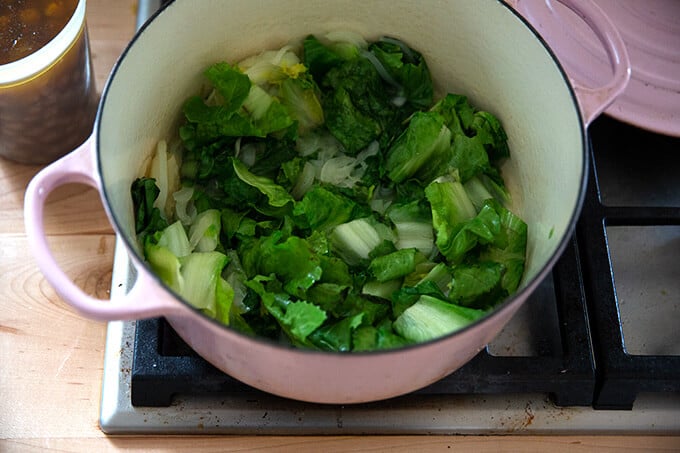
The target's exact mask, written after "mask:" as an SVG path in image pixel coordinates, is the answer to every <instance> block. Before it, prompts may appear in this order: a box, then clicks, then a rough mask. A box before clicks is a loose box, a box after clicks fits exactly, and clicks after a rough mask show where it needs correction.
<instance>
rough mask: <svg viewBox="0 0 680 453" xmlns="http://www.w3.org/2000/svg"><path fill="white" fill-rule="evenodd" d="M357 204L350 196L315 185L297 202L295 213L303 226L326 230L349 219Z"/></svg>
mask: <svg viewBox="0 0 680 453" xmlns="http://www.w3.org/2000/svg"><path fill="white" fill-rule="evenodd" d="M355 206H356V203H355V202H354V201H352V200H350V199H349V198H347V197H344V196H342V195H340V194H335V193H333V192H331V191H330V190H327V189H325V188H323V187H321V186H315V187H313V188H312V189H310V190H309V191H308V192H307V193H306V194H305V196H304V197H303V198H302V200H301V201H299V202H298V203H296V204H295V208H294V209H293V214H294V215H295V216H296V217H298V219H299V220H298V223H299V224H300V225H301V226H302V227H303V228H311V229H313V230H321V231H325V230H328V229H329V228H333V227H335V226H337V225H340V224H342V223H345V222H347V221H349V220H350V219H351V218H352V212H353V210H354V208H355Z"/></svg>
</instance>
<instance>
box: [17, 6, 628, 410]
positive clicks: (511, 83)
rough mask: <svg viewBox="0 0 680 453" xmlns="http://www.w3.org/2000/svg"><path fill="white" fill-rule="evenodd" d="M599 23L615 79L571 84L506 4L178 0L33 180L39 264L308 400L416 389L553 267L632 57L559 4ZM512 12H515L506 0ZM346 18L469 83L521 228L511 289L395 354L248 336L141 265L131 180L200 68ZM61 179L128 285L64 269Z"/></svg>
mask: <svg viewBox="0 0 680 453" xmlns="http://www.w3.org/2000/svg"><path fill="white" fill-rule="evenodd" d="M560 1H561V2H562V3H564V4H566V5H567V6H569V8H571V9H572V10H573V11H575V12H577V14H578V15H579V16H581V17H583V18H584V20H585V21H586V22H587V23H588V24H589V25H590V26H591V27H592V28H593V29H594V30H595V32H596V34H597V35H598V37H599V38H600V40H601V42H602V44H603V46H604V47H605V48H606V50H607V52H608V55H609V59H610V62H611V65H612V69H613V77H612V79H611V82H610V83H609V84H608V85H606V86H603V87H599V88H586V87H583V86H581V85H579V84H577V83H574V82H572V81H570V79H569V77H568V76H567V75H566V74H565V72H564V71H563V69H562V67H561V66H560V63H559V61H558V60H557V58H556V57H555V55H554V54H553V52H552V51H551V50H550V49H549V48H548V47H547V45H546V44H545V43H544V42H543V40H542V39H541V37H540V36H539V35H538V34H537V33H536V32H535V31H534V29H533V28H532V27H531V26H530V25H529V24H528V23H527V22H526V21H525V20H524V19H523V18H522V17H521V15H519V14H518V13H517V12H516V11H522V10H525V8H529V7H533V5H534V4H537V3H540V2H539V0H535V1H534V2H529V1H524V0H514V1H512V2H510V3H511V5H508V4H506V3H503V2H501V1H499V0H474V1H472V0H458V1H454V0H450V1H440V0H374V1H370V2H367V1H351V0H335V1H333V2H321V1H313V0H291V1H287V2H280V1H277V0H259V1H251V0H229V1H227V0H201V1H200V2H192V1H175V2H173V3H170V4H169V5H168V6H167V7H165V8H164V9H163V10H161V11H160V12H159V13H158V14H156V15H155V16H154V17H153V19H152V20H151V21H150V22H148V23H147V24H146V25H145V26H144V27H143V28H142V29H141V30H140V31H139V32H138V33H137V35H136V36H135V37H134V39H133V40H132V42H131V43H130V45H129V46H128V47H127V49H126V50H125V52H124V53H123V55H122V57H121V58H120V60H119V61H118V63H117V64H116V66H115V67H114V69H113V71H112V74H111V76H110V78H109V80H108V82H107V84H106V87H105V89H104V91H103V94H102V98H101V101H100V105H99V111H98V115H97V120H96V123H95V127H94V131H93V134H92V136H91V137H90V138H89V139H88V140H87V141H86V142H85V143H84V144H83V145H81V146H80V147H79V148H77V149H76V150H74V151H73V152H72V153H71V154H69V155H67V156H65V157H63V158H62V159H60V160H59V161H57V162H55V163H53V164H51V165H50V166H48V167H47V168H45V169H44V170H43V171H41V172H40V173H39V174H38V175H37V176H36V177H35V178H34V179H33V181H31V183H30V185H29V187H28V189H27V192H26V200H25V221H26V229H27V232H28V235H29V238H30V243H31V245H32V247H33V253H34V254H35V256H36V258H37V261H38V263H39V266H40V268H41V270H42V272H43V273H44V274H45V277H46V278H47V280H48V281H49V282H50V284H52V286H54V288H55V289H56V291H57V292H58V293H59V295H60V296H61V297H62V298H63V299H64V300H65V301H67V302H68V303H69V304H71V305H72V306H73V307H74V308H75V309H77V310H78V311H79V312H80V313H82V314H83V315H84V316H87V317H90V318H93V319H97V320H104V321H107V320H131V319H140V318H145V317H156V316H164V317H165V318H167V320H168V322H169V323H170V324H171V325H172V327H173V328H174V329H175V330H176V331H177V332H178V334H179V335H180V336H181V337H182V338H183V339H184V340H185V341H186V342H187V343H188V344H189V345H190V346H191V347H192V348H194V349H195V350H196V351H197V352H198V353H199V354H200V355H202V356H203V357H204V358H205V359H206V360H208V361H209V362H211V363H212V364H213V365H215V366H216V367H217V368H219V369H221V370H223V371H224V372H226V373H228V374H230V375H231V376H233V377H235V378H237V379H239V380H241V381H243V382H245V383H247V384H249V385H251V386H253V387H256V388H259V389H261V390H264V391H266V392H270V393H273V394H276V395H280V396H284V397H289V398H294V399H298V400H304V401H311V402H318V403H341V404H345V403H358V402H367V401H375V400H380V399H385V398H389V397H393V396H397V395H402V394H405V393H408V392H410V391H413V390H416V389H419V388H422V387H424V386H426V385H428V384H430V383H432V382H435V381H437V380H439V379H441V378H442V377H444V376H446V375H448V374H450V373H452V372H453V371H455V370H456V369H458V368H459V367H460V366H462V365H463V364H465V363H466V362H467V361H468V360H470V359H471V358H472V357H473V356H475V355H476V354H477V353H478V352H479V351H480V350H481V349H482V348H484V347H485V345H486V344H487V343H489V342H490V341H491V340H492V339H493V338H494V337H495V336H496V335H497V334H498V333H499V331H500V330H501V329H502V328H503V326H504V325H505V324H506V323H507V322H508V321H509V320H510V318H511V317H512V315H513V314H514V313H515V312H516V311H517V309H518V308H519V307H520V306H521V305H522V303H523V302H524V301H525V299H526V298H527V296H528V295H529V294H530V293H531V292H532V291H533V290H534V289H535V288H536V287H537V286H538V284H539V283H540V282H541V281H542V280H543V279H544V278H545V277H546V275H547V274H548V273H549V272H550V270H551V268H552V266H553V265H554V263H555V261H556V260H557V259H558V258H559V256H560V254H561V252H562V251H563V249H564V247H565V245H566V242H567V241H568V239H569V237H570V236H571V234H572V232H573V227H574V224H575V221H576V219H577V217H578V214H579V211H580V208H581V204H582V200H583V196H584V191H585V185H586V175H587V170H588V141H587V134H586V128H587V126H588V124H589V123H590V122H591V121H592V120H593V119H594V118H595V117H596V116H598V115H599V114H600V113H601V112H602V111H603V110H604V109H605V108H606V107H607V106H608V105H609V104H610V103H611V102H612V101H613V100H614V98H615V97H616V96H617V95H618V94H619V93H621V92H622V91H623V89H624V88H625V85H626V83H627V81H628V78H629V73H630V69H629V68H630V65H629V63H628V57H627V54H626V51H625V49H624V47H623V43H622V40H621V38H620V36H619V35H618V34H617V32H616V30H615V29H614V28H613V26H612V25H611V23H610V22H609V21H608V20H607V18H606V17H605V16H604V14H602V12H601V11H600V10H599V9H598V8H597V7H596V6H594V5H593V4H591V3H589V2H588V1H585V0H578V1H577V0H568V1H567V0H560ZM513 8H514V9H513ZM330 30H351V31H355V32H358V33H360V34H362V35H363V36H365V37H366V38H368V39H372V38H377V37H379V36H382V35H390V36H394V37H396V38H399V39H402V40H403V41H405V42H406V43H408V44H409V45H411V46H412V47H414V48H415V49H417V50H419V51H421V52H422V53H423V54H424V56H425V58H426V59H427V62H428V64H429V66H430V69H431V72H432V74H433V77H434V81H435V85H436V87H437V88H438V89H439V90H440V91H441V92H446V91H450V92H456V93H463V94H466V95H467V96H468V97H469V98H470V100H471V102H472V103H473V104H474V105H476V106H478V107H479V108H481V109H484V110H489V111H491V112H492V113H494V114H496V115H497V116H498V117H500V119H501V121H502V122H503V124H504V126H505V128H506V132H507V134H508V137H509V145H510V149H511V152H512V158H511V159H510V160H509V161H508V162H507V163H506V164H505V167H504V168H503V172H504V176H505V178H506V181H507V185H508V188H509V190H510V192H511V194H512V199H513V205H512V206H511V209H513V210H514V211H515V212H517V213H518V214H519V215H520V216H521V217H523V218H524V219H525V220H526V222H527V223H528V225H529V243H528V257H527V268H526V272H525V276H524V279H523V282H522V284H521V287H520V290H519V291H518V292H517V294H515V295H514V296H512V297H510V298H509V299H508V300H506V301H505V302H504V303H502V304H501V305H500V306H499V307H498V308H497V309H495V310H494V311H493V312H492V313H490V314H489V315H488V316H486V317H485V318H483V319H481V320H479V321H478V322H476V323H474V324H472V325H470V326H468V327H467V328H465V329H462V330H460V331H458V332H456V333H453V334H451V335H448V336H446V337H443V338H441V339H438V340H435V341H430V342H427V343H423V344H420V345H415V346H411V347H406V348H402V349H397V350H391V351H383V352H371V353H351V354H348V353H344V354H343V353H327V352H317V351H307V350H296V349H290V348H287V347H284V346H280V345H277V344H273V343H271V342H268V341H264V340H259V339H254V338H251V337H247V336H245V335H242V334H240V333H238V332H236V331H234V330H232V329H230V328H228V327H225V326H223V325H220V324H218V323H217V322H215V321H213V320H211V319H209V318H207V317H205V316H203V315H202V314H200V313H199V312H198V311H196V310H195V309H193V308H192V307H191V306H190V305H189V304H188V303H186V302H184V301H183V300H181V299H180V298H179V297H178V296H177V295H176V294H174V293H173V292H171V291H170V290H169V289H168V288H167V287H166V286H165V285H164V284H163V283H162V282H161V281H160V280H159V279H158V278H157V277H156V276H155V275H154V274H153V273H152V272H151V270H150V268H149V267H148V266H147V264H146V263H145V262H144V260H143V257H142V255H141V253H140V250H139V247H138V245H137V241H136V237H135V233H134V219H133V209H132V200H131V197H130V185H131V183H132V181H133V180H134V179H135V178H136V177H138V176H140V173H141V168H142V163H143V162H144V161H145V159H148V158H149V155H150V154H151V153H152V152H153V150H154V147H155V145H156V143H157V142H158V141H159V139H162V138H166V137H168V136H171V135H172V133H173V130H174V129H175V128H176V127H177V124H178V121H179V118H180V107H181V105H182V103H183V101H184V100H185V98H186V97H187V96H188V95H189V94H191V93H193V92H195V91H196V90H197V89H198V86H199V85H200V83H201V72H202V70H203V68H204V67H206V66H207V65H208V64H210V63H213V62H215V61H218V60H227V61H237V60H240V59H242V58H244V57H246V56H249V55H252V54H255V53H258V52H260V51H261V50H263V49H273V48H278V47H280V46H282V45H284V44H286V43H287V42H288V41H290V40H291V39H293V38H300V37H304V36H306V35H307V34H310V33H317V34H319V33H325V32H328V31H330ZM66 183H82V184H86V185H90V186H93V187H95V188H97V189H98V190H99V192H100V194H101V197H102V200H103V204H104V207H105V209H106V212H107V215H108V217H109V219H110V221H111V223H112V224H113V226H114V228H115V231H116V233H117V234H118V235H119V236H120V237H121V238H122V242H123V243H124V244H125V246H126V248H127V251H128V254H129V256H130V259H131V262H132V264H133V266H134V267H135V268H136V274H137V277H136V281H135V282H134V285H133V286H132V288H131V290H130V291H129V292H128V293H127V294H126V295H125V296H124V297H120V298H116V299H111V300H100V299H97V298H93V297H91V296H89V295H87V294H85V293H84V292H83V291H81V290H80V289H79V288H78V287H77V286H76V285H75V284H74V283H73V282H72V281H71V280H70V279H69V278H68V277H67V276H66V275H65V273H64V272H63V271H62V270H61V269H60V268H59V266H58V265H57V264H56V262H55V260H54V258H53V256H52V254H51V253H50V250H49V248H48V246H47V241H46V237H45V232H44V231H43V210H44V203H45V200H46V198H47V196H48V195H49V193H50V192H51V191H52V190H54V189H55V188H56V187H58V186H60V185H63V184H66Z"/></svg>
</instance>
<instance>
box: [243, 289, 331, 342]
mask: <svg viewBox="0 0 680 453" xmlns="http://www.w3.org/2000/svg"><path fill="white" fill-rule="evenodd" d="M263 281H264V282H266V281H268V279H267V278H265V277H259V278H256V279H252V280H248V281H247V282H246V285H247V286H248V288H250V289H252V290H253V291H255V293H257V295H258V296H259V297H260V298H261V300H262V305H263V306H264V307H265V308H266V310H267V312H268V313H269V314H271V315H272V316H273V317H274V318H275V319H276V321H277V322H278V324H279V325H280V326H281V328H282V329H283V331H284V332H286V334H287V335H288V337H289V338H290V340H291V341H292V342H293V343H294V344H298V345H306V346H311V343H309V342H308V341H307V337H308V336H309V335H310V334H311V333H312V332H314V331H315V330H316V329H318V328H319V327H320V326H321V325H322V324H323V323H324V321H325V320H326V317H327V315H326V312H325V311H323V310H322V309H321V308H319V307H318V306H316V305H314V304H311V303H309V302H306V301H293V300H291V298H290V297H289V296H288V295H287V294H286V293H282V292H271V291H267V289H265V286H264V285H263V283H262V282H263Z"/></svg>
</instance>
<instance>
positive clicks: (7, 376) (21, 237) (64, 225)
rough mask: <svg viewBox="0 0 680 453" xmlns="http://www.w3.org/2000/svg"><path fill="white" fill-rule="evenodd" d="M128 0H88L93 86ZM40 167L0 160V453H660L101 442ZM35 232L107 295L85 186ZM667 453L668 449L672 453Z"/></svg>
mask: <svg viewBox="0 0 680 453" xmlns="http://www.w3.org/2000/svg"><path fill="white" fill-rule="evenodd" d="M135 7H136V0H114V1H111V0H89V1H88V13H87V14H88V26H89V31H90V39H91V46H92V54H93V60H94V66H95V75H96V80H97V84H98V87H100V88H101V87H103V86H104V82H105V80H106V77H107V76H108V73H109V71H110V69H111V67H112V65H113V64H114V62H115V60H116V59H117V57H118V55H119V54H120V52H121V51H122V49H123V48H124V47H125V45H126V44H127V42H128V40H129V39H130V37H131V36H132V34H133V32H134V23H135ZM39 169H40V167H37V166H25V165H19V164H15V163H12V162H9V161H5V160H2V159H0V291H1V296H0V451H3V452H4V451H22V452H24V451H44V450H52V449H54V450H59V451H117V450H128V449H132V450H144V451H169V450H180V451H218V450H219V451H282V450H296V451H298V452H303V451H391V452H402V451H403V452H405V451H409V452H410V451H425V450H427V451H447V450H448V451H451V450H450V449H454V448H460V449H464V450H474V451H480V452H483V451H489V452H491V451H493V452H495V451H503V450H509V451H553V452H555V451H567V450H568V451H591V450H593V449H594V448H599V449H601V450H599V451H613V450H616V451H626V450H646V451H649V450H657V451H664V450H666V451H670V450H674V449H678V448H680V438H674V437H660V436H659V437H655V436H650V437H646V436H616V437H614V436H578V435H574V436H563V437H555V436H528V435H513V436H388V437H384V436H373V437H367V436H364V437H352V436H343V437H264V436H259V437H247V436H238V437H234V436H230V437H224V436H223V437H207V436H194V437H170V436H165V437H148V436H135V437H130V436H107V435H105V434H104V433H102V431H101V430H100V429H99V426H98V419H99V399H100V388H101V377H102V367H103V355H104V341H105V327H106V326H105V324H103V323H98V322H93V321H90V320H86V319H84V318H82V317H80V316H79V315H77V314H76V313H74V312H73V311H72V310H71V309H70V308H68V307H67V305H66V304H65V303H64V302H63V301H61V300H60V298H59V297H58V296H57V295H56V294H55V292H54V290H53V289H52V288H51V287H50V286H49V285H48V284H47V282H46V281H45V280H44V278H43V277H42V275H41V273H40V272H39V270H38V268H37V266H36V263H35V260H34V259H33V257H32V256H31V255H30V253H29V251H28V246H27V245H28V244H27V238H26V235H25V233H24V225H23V196H24V189H25V187H26V185H27V184H28V182H29V180H30V179H31V178H32V177H33V175H34V174H35V173H36V172H37V171H38V170H39ZM45 222H46V223H45V228H46V231H47V234H48V237H49V242H50V244H51V247H52V249H53V251H54V253H55V255H56V257H57V259H58V261H59V262H60V263H61V265H62V266H63V268H64V270H65V271H66V272H67V274H68V275H69V276H70V277H71V278H72V279H73V280H74V281H75V282H77V283H78V284H79V285H80V286H81V287H82V288H84V289H85V290H86V291H88V292H90V293H91V294H95V295H97V296H98V297H104V298H105V297H107V294H108V291H109V287H110V282H111V268H112V261H113V249H114V242H115V236H114V233H113V230H112V228H111V226H110V225H109V223H108V220H107V218H106V216H105V214H104V211H103V209H102V207H101V203H100V201H99V196H98V194H97V192H96V191H94V190H92V189H88V188H84V187H83V186H65V187H62V188H60V189H59V190H58V191H56V192H55V193H53V194H52V195H51V196H50V198H49V201H48V206H47V209H46V221H45ZM676 451H677V450H676Z"/></svg>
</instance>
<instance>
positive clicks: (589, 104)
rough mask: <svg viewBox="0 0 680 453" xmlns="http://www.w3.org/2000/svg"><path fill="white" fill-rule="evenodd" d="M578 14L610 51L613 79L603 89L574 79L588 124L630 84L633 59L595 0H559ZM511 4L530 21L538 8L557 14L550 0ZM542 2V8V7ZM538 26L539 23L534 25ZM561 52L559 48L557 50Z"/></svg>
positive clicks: (511, 0) (520, 0)
mask: <svg viewBox="0 0 680 453" xmlns="http://www.w3.org/2000/svg"><path fill="white" fill-rule="evenodd" d="M557 1H558V2H559V3H561V4H562V5H564V6H566V7H567V8H569V9H570V10H571V11H573V12H574V13H575V14H576V15H578V16H579V17H580V18H581V19H582V20H583V21H584V22H585V23H586V24H587V25H588V27H590V28H591V29H592V30H593V32H594V33H595V35H596V36H597V38H598V39H599V41H600V43H601V44H602V45H603V47H604V49H605V51H606V52H607V58H608V60H609V65H610V66H611V69H612V78H611V80H610V81H609V82H608V83H607V84H605V85H603V86H600V87H596V88H591V87H587V86H585V85H582V84H581V83H579V82H578V81H576V80H574V79H573V78H572V80H571V83H572V85H573V87H574V91H575V93H576V97H577V98H578V100H579V107H580V109H581V114H582V115H583V119H584V122H585V125H586V126H587V125H589V124H590V123H591V122H592V121H593V120H594V119H595V118H597V116H598V115H600V113H602V112H603V111H604V110H605V109H606V108H607V107H609V106H610V105H611V104H612V102H614V100H615V99H616V97H617V96H618V95H620V94H621V93H622V92H623V91H624V90H625V88H626V86H627V85H628V81H629V80H630V74H631V65H630V59H629V58H628V51H627V50H626V46H625V43H624V42H623V39H622V38H621V35H620V34H619V32H618V30H617V29H616V26H615V25H614V24H613V23H612V22H611V20H610V19H609V18H608V17H607V15H606V14H605V13H604V12H603V11H602V9H601V8H600V7H599V6H598V5H597V4H595V2H593V1H592V0H557ZM507 2H508V4H509V5H510V6H511V7H512V8H513V9H514V10H515V11H517V12H518V13H519V14H521V15H522V16H524V17H525V18H526V19H527V20H528V21H529V22H532V21H531V16H532V13H533V12H535V10H534V9H535V8H537V7H539V6H540V7H546V8H548V9H549V10H550V11H551V12H553V13H554V8H553V6H552V4H551V3H552V1H551V0H544V1H539V0H507ZM541 3H543V5H541ZM532 25H534V26H536V27H538V26H540V24H532ZM555 50H556V51H557V52H558V53H559V49H555Z"/></svg>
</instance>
